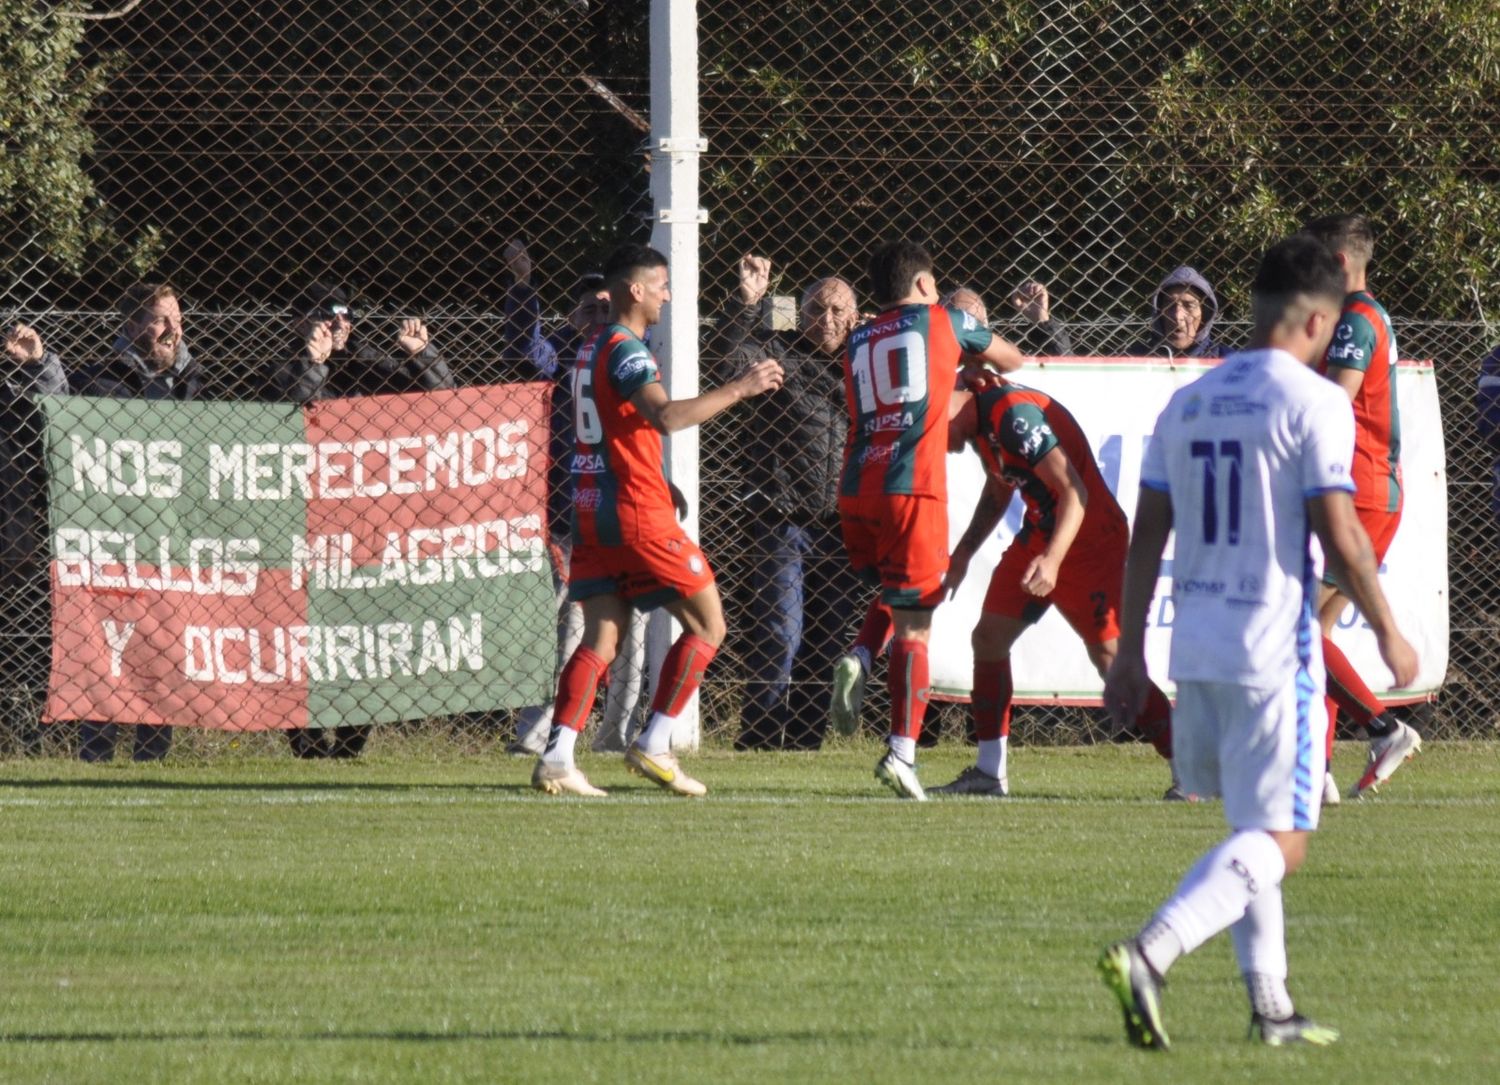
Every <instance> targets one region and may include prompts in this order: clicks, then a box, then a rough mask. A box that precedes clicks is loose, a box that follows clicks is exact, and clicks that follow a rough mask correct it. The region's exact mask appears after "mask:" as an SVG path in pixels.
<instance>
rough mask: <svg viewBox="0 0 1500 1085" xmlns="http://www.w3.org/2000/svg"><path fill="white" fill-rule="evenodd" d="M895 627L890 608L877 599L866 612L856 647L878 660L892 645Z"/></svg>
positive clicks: (856, 640) (856, 638)
mask: <svg viewBox="0 0 1500 1085" xmlns="http://www.w3.org/2000/svg"><path fill="white" fill-rule="evenodd" d="M895 626H896V620H895V617H894V616H893V615H892V614H891V608H890V606H888V605H887V604H885V603H882V602H881V601H880V600H879V599H878V598H877V599H875V600H874V601H873V602H872V603H871V604H870V609H869V610H867V611H865V620H864V624H862V625H861V626H860V627H859V636H857V637H855V638H854V647H855V648H863V649H865V651H867V652H869V653H870V658H871V659H876V658H878V657H879V656H880V653H881V652H883V651H885V646H886V645H887V644H889V643H890V641H891V631H892V630H893V629H894V628H895Z"/></svg>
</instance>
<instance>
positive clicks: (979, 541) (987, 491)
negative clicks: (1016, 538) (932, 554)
mask: <svg viewBox="0 0 1500 1085" xmlns="http://www.w3.org/2000/svg"><path fill="white" fill-rule="evenodd" d="M1014 493H1015V487H1014V486H1012V485H1010V483H1008V482H1005V481H1004V480H1003V479H998V478H996V477H995V476H994V475H990V474H986V475H985V482H984V490H983V491H981V493H980V494H979V503H978V504H976V505H975V506H974V514H973V515H972V516H970V517H969V526H968V527H967V528H965V529H964V534H963V538H961V539H959V540H958V545H957V546H955V547H954V548H953V554H952V555H951V556H950V557H949V558H948V572H947V575H945V576H944V577H943V590H944V591H945V592H946V593H947V595H948V598H949V599H952V598H953V597H954V596H955V595H957V594H958V587H959V585H960V584H962V583H963V582H964V577H965V576H967V575H968V572H969V563H970V562H971V561H973V560H974V555H975V554H977V553H978V552H979V548H980V547H981V546H983V545H984V541H985V540H986V539H988V538H989V537H990V536H991V535H993V534H994V533H995V529H996V528H998V527H999V526H1000V520H1001V518H1002V517H1003V516H1004V515H1005V510H1006V508H1007V507H1008V506H1009V505H1010V499H1011V496H1012V495H1013V494H1014Z"/></svg>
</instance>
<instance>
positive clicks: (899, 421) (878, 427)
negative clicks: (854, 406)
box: [864, 411, 916, 433]
mask: <svg viewBox="0 0 1500 1085" xmlns="http://www.w3.org/2000/svg"><path fill="white" fill-rule="evenodd" d="M915 424H916V417H915V416H914V415H913V414H912V413H911V411H886V413H885V414H877V415H875V416H874V417H873V418H867V419H865V425H864V432H865V433H881V432H884V431H885V430H892V429H910V428H911V427H912V426H913V425H915Z"/></svg>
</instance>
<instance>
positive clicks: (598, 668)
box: [552, 645, 609, 731]
mask: <svg viewBox="0 0 1500 1085" xmlns="http://www.w3.org/2000/svg"><path fill="white" fill-rule="evenodd" d="M607 670H609V664H608V663H606V662H605V661H604V657H603V656H601V655H600V654H599V653H598V652H596V651H594V650H593V649H592V648H588V647H585V646H583V645H579V646H578V648H577V649H576V650H575V651H574V652H573V654H572V655H571V656H569V657H568V662H567V663H565V664H563V669H562V675H561V676H560V677H559V678H558V680H557V703H556V704H555V705H554V706H553V709H552V722H553V723H554V724H556V725H557V726H559V727H567V728H570V729H572V730H574V731H582V730H583V728H584V726H585V725H586V724H587V723H588V722H589V713H590V712H592V711H593V710H594V697H595V696H596V695H597V694H598V692H599V680H600V679H601V678H603V677H604V674H605V672H606V671H607Z"/></svg>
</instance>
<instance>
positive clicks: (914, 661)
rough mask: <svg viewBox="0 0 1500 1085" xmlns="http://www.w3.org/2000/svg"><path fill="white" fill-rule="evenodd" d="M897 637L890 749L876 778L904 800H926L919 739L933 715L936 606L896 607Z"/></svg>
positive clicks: (889, 673) (889, 675)
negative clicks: (931, 656)
mask: <svg viewBox="0 0 1500 1085" xmlns="http://www.w3.org/2000/svg"><path fill="white" fill-rule="evenodd" d="M891 616H892V620H893V626H894V628H893V634H894V636H893V639H892V641H891V657H890V660H889V662H888V664H887V667H886V685H887V688H888V689H889V690H890V695H891V730H890V734H889V736H888V737H887V739H886V744H887V745H888V746H889V752H888V753H887V754H886V755H885V756H884V757H882V758H881V759H880V761H879V762H878V763H877V764H876V766H875V777H876V779H878V780H880V781H881V782H882V783H884V784H885V785H886V786H887V787H889V788H890V789H891V790H892V791H894V792H895V793H896V794H897V795H899V796H900V797H902V798H904V799H916V800H918V801H919V802H920V801H925V800H926V798H927V793H926V791H924V790H923V789H922V785H921V783H920V781H919V780H918V779H917V770H916V762H917V739H918V738H919V737H921V734H922V723H923V721H924V720H925V719H926V716H927V701H928V696H929V693H930V687H931V678H930V664H929V660H928V655H927V645H928V642H929V641H930V640H931V638H932V608H930V607H898V606H892V607H891Z"/></svg>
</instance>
